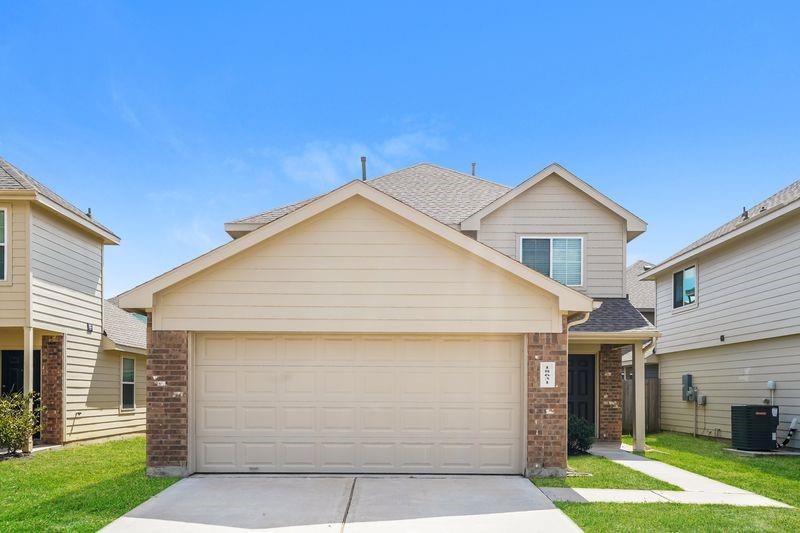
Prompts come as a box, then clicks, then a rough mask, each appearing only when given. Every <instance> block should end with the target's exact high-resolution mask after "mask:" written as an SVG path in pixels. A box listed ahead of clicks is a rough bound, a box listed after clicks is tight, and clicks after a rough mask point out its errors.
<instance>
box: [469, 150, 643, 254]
mask: <svg viewBox="0 0 800 533" xmlns="http://www.w3.org/2000/svg"><path fill="white" fill-rule="evenodd" d="M551 174H556V175H558V176H560V177H561V178H562V179H564V180H565V181H567V182H568V183H569V184H571V185H573V186H574V187H575V188H577V189H578V190H580V191H581V192H583V193H585V194H586V195H588V196H589V197H590V198H592V199H593V200H595V201H597V202H599V203H600V204H602V205H603V206H604V207H606V208H607V209H609V210H611V211H612V212H614V213H615V214H617V215H618V216H620V217H622V218H624V219H625V221H626V222H627V231H628V233H632V234H634V236H636V235H639V234H641V233H643V232H644V231H645V230H647V223H646V222H645V221H644V220H642V219H641V218H639V217H637V216H636V215H634V214H633V213H631V212H630V211H628V210H627V209H625V208H624V207H622V206H621V205H619V204H618V203H616V202H615V201H614V200H612V199H611V198H609V197H608V196H606V195H604V194H603V193H601V192H600V191H598V190H597V189H595V188H594V187H592V186H591V185H589V184H588V183H586V182H585V181H583V180H582V179H580V178H579V177H578V176H576V175H575V174H573V173H572V172H570V171H569V170H567V169H565V168H564V167H562V166H561V165H559V164H556V163H552V164H550V165H548V166H546V167H545V168H544V169H542V170H540V171H539V172H537V173H536V174H534V175H533V176H531V177H530V178H528V179H527V180H525V181H523V182H522V183H520V184H519V185H517V186H516V187H514V188H513V189H511V190H510V191H508V192H507V193H505V194H504V195H503V196H501V197H500V198H498V199H496V200H495V201H493V202H492V203H490V204H489V205H487V206H486V207H484V208H482V209H481V210H480V211H478V212H476V213H474V214H472V215H470V216H469V217H467V218H466V219H465V220H464V221H463V222H461V229H462V230H479V229H481V220H482V219H483V218H484V217H486V216H487V215H488V214H490V213H492V212H494V211H495V210H497V209H498V208H500V207H501V206H503V205H505V204H507V203H508V202H510V201H511V200H513V199H514V198H516V197H517V196H519V195H520V194H522V193H524V192H525V191H527V190H528V189H530V188H531V187H533V186H534V185H536V184H537V183H539V182H541V181H542V180H544V179H545V178H547V177H548V176H550V175H551ZM631 238H632V237H631ZM628 240H630V238H629V239H628Z"/></svg>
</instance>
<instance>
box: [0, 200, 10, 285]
mask: <svg viewBox="0 0 800 533" xmlns="http://www.w3.org/2000/svg"><path fill="white" fill-rule="evenodd" d="M0 213H2V216H3V231H2V233H1V234H0V235H1V236H2V238H3V242H2V243H0V247H2V258H3V268H2V272H0V274H2V276H3V277H2V279H0V283H2V282H5V281H8V208H7V207H0Z"/></svg>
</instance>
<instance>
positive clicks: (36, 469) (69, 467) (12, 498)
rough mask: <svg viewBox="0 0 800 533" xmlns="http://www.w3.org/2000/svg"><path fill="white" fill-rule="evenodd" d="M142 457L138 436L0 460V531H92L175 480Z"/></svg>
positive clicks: (141, 438)
mask: <svg viewBox="0 0 800 533" xmlns="http://www.w3.org/2000/svg"><path fill="white" fill-rule="evenodd" d="M144 462H145V454H144V438H143V437H137V438H132V439H125V440H117V441H111V442H106V443H102V444H86V445H82V446H74V447H69V448H66V449H63V450H57V451H52V452H41V453H38V454H36V455H34V456H33V457H29V458H23V459H11V460H6V461H0V495H1V496H0V531H97V530H98V529H100V528H101V527H103V526H105V525H106V524H108V523H109V522H111V521H112V520H114V519H116V518H118V517H120V516H122V515H123V514H125V513H126V512H127V511H129V510H131V509H133V508H134V507H136V506H137V505H139V504H140V503H142V502H143V501H145V500H147V499H148V498H150V497H151V496H153V495H154V494H157V493H159V492H160V491H162V490H164V489H165V488H166V487H168V486H169V485H171V484H172V483H174V482H175V481H176V479H174V478H153V479H151V478H148V477H147V476H146V475H145V467H144Z"/></svg>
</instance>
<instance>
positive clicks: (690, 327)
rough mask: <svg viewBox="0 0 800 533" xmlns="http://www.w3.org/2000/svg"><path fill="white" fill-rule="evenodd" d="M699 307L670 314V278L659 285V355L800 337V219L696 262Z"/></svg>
mask: <svg viewBox="0 0 800 533" xmlns="http://www.w3.org/2000/svg"><path fill="white" fill-rule="evenodd" d="M697 272H698V299H697V302H698V305H697V307H696V308H694V309H686V310H678V311H676V310H673V309H672V272H668V273H666V274H665V275H663V276H660V277H659V278H658V279H657V283H656V294H657V317H656V321H657V324H658V329H659V330H660V331H661V333H662V338H661V339H660V340H659V343H658V350H659V353H669V352H674V351H682V350H691V349H695V348H702V347H708V346H717V345H720V344H721V342H720V340H719V338H720V335H724V336H725V344H730V343H735V342H744V341H750V340H756V339H762V338H769V337H777V336H781V335H791V334H796V333H800V306H798V305H797V301H798V299H800V282H798V280H800V216H792V217H789V218H787V219H785V220H783V221H782V222H778V223H776V224H774V225H771V226H769V227H767V228H764V229H761V230H758V231H756V232H754V233H753V234H752V235H750V236H747V237H744V238H742V239H741V240H740V242H734V243H731V244H729V245H725V246H721V247H720V248H719V249H717V250H715V251H713V252H711V253H708V254H706V255H703V256H700V258H699V259H698V261H697Z"/></svg>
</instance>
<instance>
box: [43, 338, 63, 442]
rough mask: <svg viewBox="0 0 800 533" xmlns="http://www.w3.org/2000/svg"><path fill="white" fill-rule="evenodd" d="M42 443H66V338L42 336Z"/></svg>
mask: <svg viewBox="0 0 800 533" xmlns="http://www.w3.org/2000/svg"><path fill="white" fill-rule="evenodd" d="M40 354H41V367H42V381H41V389H42V398H41V405H42V407H43V408H44V413H42V430H41V436H42V442H43V443H44V444H62V443H63V442H64V336H63V335H44V336H42V349H41V351H40Z"/></svg>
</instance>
